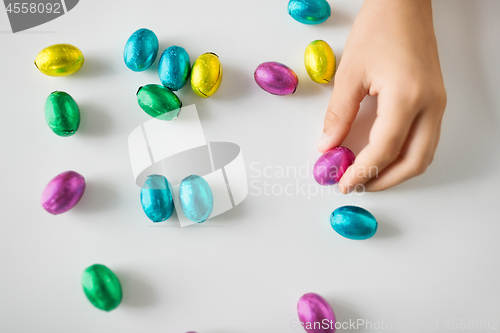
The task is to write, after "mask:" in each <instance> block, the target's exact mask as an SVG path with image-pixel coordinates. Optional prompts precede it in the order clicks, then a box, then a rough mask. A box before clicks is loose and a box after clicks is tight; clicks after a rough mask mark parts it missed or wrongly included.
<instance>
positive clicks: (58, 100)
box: [45, 91, 80, 136]
mask: <svg viewBox="0 0 500 333" xmlns="http://www.w3.org/2000/svg"><path fill="white" fill-rule="evenodd" d="M45 120H46V121H47V124H48V125H49V127H50V129H51V130H52V131H53V132H54V133H55V134H57V135H59V136H71V135H73V134H75V133H76V131H77V130H78V127H79V126H80V110H79V109H78V104H76V102H75V100H74V99H73V97H71V96H70V95H69V94H68V93H65V92H64V91H54V92H53V93H51V94H50V95H49V97H47V100H46V101H45Z"/></svg>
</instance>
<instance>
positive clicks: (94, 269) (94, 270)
mask: <svg viewBox="0 0 500 333" xmlns="http://www.w3.org/2000/svg"><path fill="white" fill-rule="evenodd" d="M82 287H83V292H84V293H85V296H87V298H88V300H89V301H90V303H92V305H94V306H95V307H96V308H98V309H100V310H104V311H107V312H109V311H111V310H114V309H116V308H117V307H118V305H120V303H121V301H122V296H123V293H122V286H121V284H120V280H118V278H117V277H116V275H115V273H113V271H112V270H110V269H109V268H108V267H106V266H104V265H100V264H95V265H92V266H89V267H87V268H86V269H85V270H84V271H83V274H82Z"/></svg>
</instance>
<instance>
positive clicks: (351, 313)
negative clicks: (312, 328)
mask: <svg viewBox="0 0 500 333" xmlns="http://www.w3.org/2000/svg"><path fill="white" fill-rule="evenodd" d="M325 299H326V300H327V302H328V303H329V304H330V306H331V307H332V309H333V313H334V314H335V320H336V322H338V323H346V322H347V323H350V322H357V320H358V319H362V318H364V316H361V315H359V314H358V313H357V312H356V311H355V310H353V309H354V306H353V305H351V304H350V303H347V302H345V301H343V300H339V299H337V298H334V297H325ZM339 330H340V329H339ZM336 331H337V330H336ZM356 332H367V331H366V329H365V327H364V326H362V325H360V326H358V327H357V329H356Z"/></svg>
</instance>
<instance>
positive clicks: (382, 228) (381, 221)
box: [373, 214, 401, 239]
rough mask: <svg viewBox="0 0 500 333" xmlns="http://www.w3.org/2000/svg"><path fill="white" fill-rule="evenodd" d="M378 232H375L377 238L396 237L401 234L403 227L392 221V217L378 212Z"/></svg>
mask: <svg viewBox="0 0 500 333" xmlns="http://www.w3.org/2000/svg"><path fill="white" fill-rule="evenodd" d="M377 222H378V227H377V232H376V233H375V235H374V237H373V238H375V239H388V238H394V237H398V236H400V235H401V229H400V228H399V227H398V226H397V224H396V223H394V222H393V221H391V219H390V218H388V217H386V216H384V215H382V216H380V214H377Z"/></svg>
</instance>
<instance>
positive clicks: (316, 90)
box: [294, 74, 333, 98]
mask: <svg viewBox="0 0 500 333" xmlns="http://www.w3.org/2000/svg"><path fill="white" fill-rule="evenodd" d="M325 91H329V92H330V93H331V92H332V91H333V79H332V80H331V81H330V82H328V83H327V84H320V83H316V82H314V81H313V80H311V78H310V77H309V76H308V75H307V74H304V75H301V76H299V85H298V86H297V90H296V91H295V93H294V95H297V96H300V97H301V98H316V97H317V96H318V95H323V94H324V93H325Z"/></svg>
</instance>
